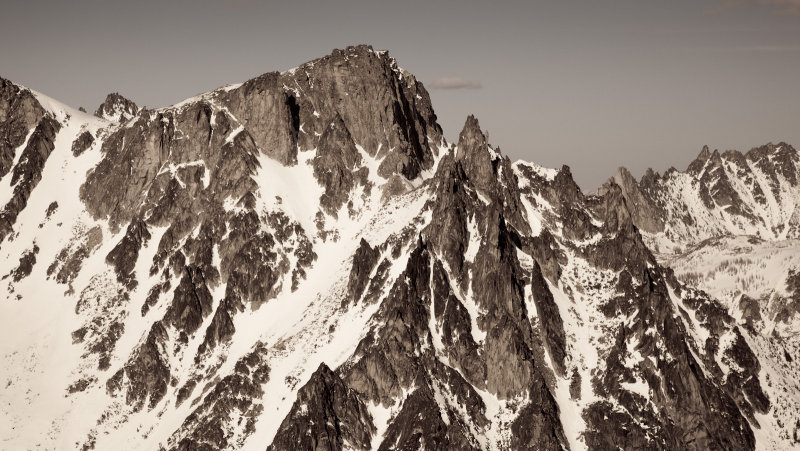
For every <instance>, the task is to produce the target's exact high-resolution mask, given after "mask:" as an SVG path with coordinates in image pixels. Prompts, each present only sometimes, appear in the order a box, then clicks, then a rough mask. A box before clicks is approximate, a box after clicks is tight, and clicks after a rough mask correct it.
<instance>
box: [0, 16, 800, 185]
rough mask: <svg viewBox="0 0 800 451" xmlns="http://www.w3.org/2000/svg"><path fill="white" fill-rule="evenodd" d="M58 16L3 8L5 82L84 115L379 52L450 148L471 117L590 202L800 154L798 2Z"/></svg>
mask: <svg viewBox="0 0 800 451" xmlns="http://www.w3.org/2000/svg"><path fill="white" fill-rule="evenodd" d="M48 3H49V2H41V1H32V0H26V1H16V0H4V1H3V7H2V12H0V76H3V77H6V78H10V79H11V80H13V81H16V82H18V83H22V84H24V85H26V86H28V87H30V88H32V89H36V90H38V91H41V92H43V93H45V94H48V95H50V96H52V97H55V98H57V99H59V100H62V101H64V102H66V103H68V104H70V105H73V106H76V107H77V106H81V105H82V106H85V107H86V108H87V109H89V110H90V111H92V110H94V109H95V108H96V107H97V105H98V104H99V103H100V102H101V101H102V100H103V98H104V97H105V94H106V93H108V92H111V91H119V92H120V93H121V94H123V95H125V96H127V97H129V98H131V99H132V100H134V101H136V102H137V103H138V104H139V105H140V106H142V105H146V106H148V107H159V106H166V105H169V104H172V103H175V102H177V101H179V100H182V99H184V98H186V97H189V96H191V95H194V94H197V93H199V92H204V91H208V90H211V89H214V88H216V87H218V86H220V85H223V84H227V83H233V82H238V81H244V80H246V79H248V78H252V77H253V76H256V75H259V74H261V73H264V72H268V71H271V70H285V69H288V68H290V67H293V66H296V65H298V64H300V63H303V62H305V61H307V60H310V59H314V58H316V57H320V56H323V55H325V54H328V53H330V51H331V49H333V48H341V47H344V46H346V45H350V44H357V43H369V44H372V45H373V46H374V47H376V49H388V50H390V53H391V54H392V55H393V56H394V57H396V58H397V60H398V62H399V64H400V65H401V66H402V67H404V68H405V69H407V70H409V71H410V72H412V73H414V74H415V75H416V76H417V78H418V79H419V80H421V81H422V82H423V83H425V85H426V86H428V87H429V91H430V93H431V97H432V99H433V105H434V108H435V110H436V113H437V115H438V116H439V119H440V123H441V125H442V127H443V128H444V130H445V134H446V135H447V136H448V137H449V138H450V139H455V138H456V137H457V136H458V133H459V131H460V130H461V127H462V125H463V123H464V120H465V118H466V116H467V115H468V114H470V113H472V114H475V115H476V116H477V117H478V118H479V120H480V122H481V126H482V127H483V128H484V129H488V130H489V132H490V141H491V142H492V143H493V144H495V145H499V146H500V147H501V149H502V151H503V152H504V153H506V154H508V155H510V156H511V157H512V158H514V159H517V158H522V159H526V160H530V161H534V162H537V163H539V164H542V165H545V166H551V167H559V166H560V165H561V164H568V165H570V166H571V167H572V169H573V173H574V174H575V176H576V178H577V179H578V182H579V183H580V184H581V186H582V187H583V188H584V189H586V190H590V189H593V188H595V187H596V186H597V185H599V184H600V183H602V182H603V181H604V180H605V179H607V178H608V177H610V176H611V175H612V174H613V172H614V171H615V169H616V167H617V166H620V165H625V166H627V167H629V168H630V169H631V170H632V171H633V173H634V174H636V175H640V174H641V173H642V172H643V171H644V169H645V168H647V167H648V166H651V167H653V168H655V169H656V170H658V171H660V172H663V171H664V170H665V169H667V168H668V167H669V166H676V167H678V168H679V169H684V168H685V167H686V166H687V165H688V163H689V162H690V161H691V159H693V158H694V157H695V156H696V154H697V153H698V152H699V151H700V148H701V147H702V146H703V144H708V145H709V146H710V147H711V148H712V149H713V148H719V149H729V148H736V149H740V150H747V149H749V148H751V147H754V146H757V145H760V144H763V143H766V142H768V141H774V142H777V141H781V140H785V141H788V142H790V143H792V144H794V145H795V146H796V147H797V146H800V0H701V1H675V0H673V1H648V0H632V1H616V2H600V1H586V2H573V1H531V0H529V1H492V2H489V1H486V2H464V1H455V0H452V1H451V0H447V1H444V0H442V1H437V0H425V1H416V0H413V1H412V0H403V1H393V2H379V1H360V0H349V1H341V2H334V1H320V2H311V1H299V0H293V1H292V0H290V1H287V0H282V1H280V2H272V1H259V0H229V1H223V0H218V1H213V2H206V1H191V2H189V1H163V0H162V1H150V0H147V1H144V0H138V1H126V2H110V1H80V0H75V1H70V2H65V1H59V2H51V3H52V4H48ZM434 87H437V89H434ZM446 88H450V89H446Z"/></svg>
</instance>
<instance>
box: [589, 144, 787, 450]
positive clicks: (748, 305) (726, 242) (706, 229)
mask: <svg viewBox="0 0 800 451" xmlns="http://www.w3.org/2000/svg"><path fill="white" fill-rule="evenodd" d="M798 176H800V155H798V152H797V150H795V149H794V148H793V147H792V146H791V145H789V144H786V143H783V142H781V143H779V144H772V143H768V144H766V145H764V146H761V147H757V148H754V149H751V150H750V151H748V152H747V153H745V154H742V153H740V152H738V151H735V150H728V151H725V152H723V153H720V152H719V151H717V150H715V151H714V152H710V151H709V149H708V147H704V148H703V150H702V151H701V153H700V155H699V156H698V157H697V159H695V160H694V161H693V162H692V163H691V164H690V165H689V167H688V169H687V170H686V171H685V172H679V171H677V170H675V169H670V170H668V171H667V172H666V173H665V174H664V175H663V176H662V175H659V174H657V173H655V172H653V171H652V170H648V171H647V172H646V173H645V175H644V176H643V177H642V178H641V180H639V181H637V180H636V179H634V178H633V176H632V175H631V174H630V172H629V171H628V170H626V169H625V168H620V169H619V171H618V172H617V173H616V174H615V175H614V177H613V178H612V179H610V180H609V181H608V182H607V183H606V184H605V185H604V186H603V187H601V188H600V190H599V192H601V193H602V192H603V191H605V190H609V189H617V188H621V190H622V192H623V197H624V198H625V200H626V202H627V205H628V206H629V208H630V211H631V216H632V218H633V219H632V220H633V222H634V223H635V224H636V226H637V227H638V228H639V230H640V232H641V234H642V236H643V238H644V240H645V242H646V243H647V244H648V246H649V247H650V248H651V249H652V250H653V251H654V252H655V253H656V256H657V259H658V260H659V262H660V263H661V264H662V265H664V266H666V267H669V268H670V269H672V270H673V271H674V274H675V275H676V277H677V278H678V279H679V280H680V281H682V282H683V283H685V284H686V285H689V286H692V287H695V288H698V289H701V290H703V291H704V292H705V293H707V294H708V295H711V296H713V297H714V298H715V299H717V300H719V301H720V303H721V304H722V305H723V306H724V308H725V310H726V311H727V312H728V313H729V314H730V315H731V316H733V317H734V318H735V320H736V322H737V324H738V325H739V328H740V331H741V333H742V334H743V336H744V337H745V338H746V340H747V342H748V343H749V344H750V346H751V348H753V350H754V352H755V354H756V355H757V356H758V359H759V361H760V365H761V374H762V376H760V377H763V380H765V381H766V384H765V385H766V394H767V396H768V398H769V399H770V400H771V401H772V406H773V407H772V410H773V413H772V415H773V417H774V418H776V419H778V420H777V421H776V423H775V424H776V426H777V428H776V432H778V439H773V440H771V441H770V443H772V444H773V445H772V447H774V448H775V449H780V448H787V447H791V446H797V445H796V443H795V442H796V441H797V437H798V433H797V432H796V431H797V420H791V418H792V417H793V415H796V414H795V413H794V412H796V408H797V405H798V403H800V396H798V391H799V390H800V383H798V381H797V377H796V375H797V374H798V372H797V370H798V368H797V367H796V363H795V359H796V357H794V355H795V354H794V353H795V352H796V350H797V349H800V183H799V181H798ZM787 424H789V425H791V424H794V426H792V427H789V428H787V427H786V425H787ZM787 437H791V439H792V441H789V442H784V443H783V444H780V443H781V440H784V439H786V438H787ZM765 448H766V447H765Z"/></svg>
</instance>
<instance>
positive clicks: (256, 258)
mask: <svg viewBox="0 0 800 451" xmlns="http://www.w3.org/2000/svg"><path fill="white" fill-rule="evenodd" d="M2 88H3V91H2V94H3V95H2V97H0V133H2V134H3V138H4V139H3V140H0V144H2V147H0V163H2V164H3V166H2V167H0V169H2V171H0V176H2V177H0V186H2V187H3V188H2V189H0V195H1V196H4V197H2V198H0V199H2V200H3V205H4V206H3V207H2V208H3V212H2V214H0V240H2V241H0V262H2V267H0V277H2V281H0V286H1V287H2V291H0V292H1V293H2V295H0V296H2V297H0V321H1V322H2V323H0V351H1V352H2V355H3V358H4V362H6V365H4V366H3V367H2V368H0V380H2V381H3V384H1V385H0V403H2V405H4V406H8V408H5V409H3V411H2V418H0V440H2V445H1V446H0V447H2V448H8V449H19V448H36V447H41V448H48V449H51V448H60V449H74V448H81V449H116V448H124V449H159V448H165V449H186V450H189V449H240V448H243V449H264V448H268V449H316V448H319V449H483V450H491V449H564V448H569V449H587V448H589V449H610V448H623V449H631V448H639V449H641V448H645V449H653V448H660V449H675V448H688V449H710V448H714V449H753V448H756V447H758V448H761V449H781V448H786V447H790V446H793V444H794V442H793V440H794V438H793V436H792V431H791V428H792V427H793V426H792V425H791V424H788V423H786V422H783V423H780V424H779V423H778V422H777V420H776V421H771V420H768V418H780V419H781V420H782V421H783V419H784V418H789V417H788V416H787V415H789V414H790V413H791V412H792V411H795V412H796V409H797V399H796V394H797V392H798V391H797V388H796V387H793V386H791V385H787V382H785V381H788V380H789V378H788V376H787V374H788V373H786V372H785V369H783V368H778V367H777V366H775V365H773V364H772V363H768V364H762V363H760V362H762V358H763V355H762V354H761V353H762V352H764V353H766V352H767V351H765V350H764V349H766V348H764V346H768V345H769V344H768V343H767V344H765V343H762V342H756V341H754V340H752V339H751V336H750V335H747V334H742V332H741V331H742V326H741V325H740V324H739V322H737V321H738V320H739V318H738V317H734V316H731V315H730V314H728V311H727V310H726V308H725V306H724V305H722V304H720V303H719V302H717V301H715V300H714V299H712V298H710V297H709V296H708V295H707V294H705V293H704V292H701V291H698V290H695V289H693V288H688V287H687V286H685V285H683V284H682V283H680V282H679V281H678V279H677V278H676V277H675V276H674V275H673V273H672V272H671V271H670V270H667V269H664V268H663V267H662V266H660V264H659V262H658V261H657V260H656V259H655V257H654V256H653V254H652V253H651V252H650V251H649V250H648V248H647V247H646V245H645V242H644V241H643V239H642V235H641V234H640V233H639V231H638V229H637V227H636V226H635V223H634V220H633V219H632V218H633V217H634V213H633V212H632V209H631V208H629V206H628V202H627V200H626V197H625V192H624V191H623V190H622V189H620V188H619V187H618V186H615V185H609V186H608V187H607V188H606V189H605V191H604V192H603V193H602V194H601V195H597V196H585V195H584V194H583V193H582V192H581V190H580V189H579V188H578V186H577V185H576V184H575V182H574V181H573V180H572V176H571V174H570V172H569V168H566V167H564V168H562V169H560V170H553V169H544V168H541V167H539V166H536V165H534V164H530V163H525V162H517V163H513V164H512V162H511V161H510V160H509V159H508V158H507V157H504V156H502V155H500V154H499V153H498V152H497V151H496V150H494V149H493V148H492V147H491V145H490V144H489V143H488V142H487V135H486V134H485V133H484V132H483V131H482V130H481V129H480V126H479V124H478V121H477V120H476V119H475V118H473V117H471V116H470V117H469V118H468V119H467V122H466V124H465V126H464V129H463V131H462V132H461V134H460V136H459V141H458V143H457V144H448V143H447V142H446V141H445V140H444V138H443V136H442V132H441V129H440V128H439V126H438V125H437V124H436V116H435V114H434V113H433V110H432V108H431V105H430V100H429V97H428V94H427V92H426V91H425V89H424V87H423V86H422V84H421V83H419V82H418V81H416V80H415V79H414V77H413V76H412V75H411V74H409V73H408V72H406V71H403V70H402V69H400V68H399V67H398V66H397V63H396V62H395V61H394V60H393V59H392V58H390V57H389V56H388V54H387V53H386V52H375V51H373V50H372V49H371V48H370V47H367V46H359V47H349V48H347V49H345V50H336V51H334V52H333V53H332V54H331V55H329V56H326V57H324V58H321V59H318V60H314V61H312V62H309V63H307V64H304V65H302V66H300V67H298V68H295V69H293V70H291V71H287V72H283V73H268V74H264V75H262V76H260V77H257V78H255V79H252V80H249V81H247V82H245V83H242V84H238V85H231V86H228V87H224V88H220V89H217V90H215V91H211V92H208V93H204V94H201V95H199V96H196V97H194V98H191V99H187V100H186V101H184V102H181V103H180V104H177V105H174V106H172V107H168V108H163V109H159V110H146V109H143V110H138V109H135V106H134V107H133V108H134V109H135V113H134V114H132V115H130V117H128V116H125V115H119V114H118V115H111V116H105V117H102V118H100V117H96V116H88V115H86V114H84V113H81V112H79V111H75V110H72V109H71V108H69V107H66V106H64V105H61V104H59V103H57V102H55V101H53V100H51V99H48V98H46V97H45V96H42V95H40V94H38V93H34V92H32V91H29V90H27V89H25V88H22V87H19V86H17V85H14V84H13V83H10V82H6V81H5V80H3V82H2ZM117 100H119V99H117ZM114 103H115V104H122V105H124V104H127V103H126V102H124V101H119V102H117V101H115V102H114ZM131 104H132V102H131ZM792 352H795V351H792ZM792 358H794V359H795V360H796V359H797V358H800V355H796V354H792ZM765 371H766V372H765ZM780 371H784V372H782V373H780V374H779V372H780ZM767 375H769V379H767ZM780 375H782V376H780ZM778 376H780V377H782V378H783V379H781V381H783V382H781V384H783V385H780V387H781V388H787V387H788V388H787V390H788V391H787V392H784V395H781V394H780V393H778V392H777V391H776V390H773V389H772V386H771V385H769V384H770V383H772V381H774V380H775V378H776V377H778ZM785 393H788V394H785ZM776 402H779V404H776ZM786 431H789V432H786Z"/></svg>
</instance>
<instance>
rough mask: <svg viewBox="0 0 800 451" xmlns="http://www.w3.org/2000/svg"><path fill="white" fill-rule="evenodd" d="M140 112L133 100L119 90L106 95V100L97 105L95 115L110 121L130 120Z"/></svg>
mask: <svg viewBox="0 0 800 451" xmlns="http://www.w3.org/2000/svg"><path fill="white" fill-rule="evenodd" d="M138 112H139V107H137V106H136V103H134V102H133V101H132V100H128V99H126V98H125V97H123V96H122V95H120V94H119V93H118V92H112V93H111V94H109V95H107V96H106V100H105V101H103V103H101V104H100V106H99V107H97V110H96V111H95V112H94V115H95V116H97V117H101V118H104V119H108V120H110V121H114V122H118V121H125V120H128V119H130V118H132V117H134V116H136V114H137V113H138Z"/></svg>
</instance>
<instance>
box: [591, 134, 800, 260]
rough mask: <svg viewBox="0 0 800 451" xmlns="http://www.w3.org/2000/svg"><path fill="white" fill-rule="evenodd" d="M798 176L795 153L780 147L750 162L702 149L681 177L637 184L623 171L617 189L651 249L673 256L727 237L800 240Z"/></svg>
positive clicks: (654, 177)
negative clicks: (711, 239) (692, 246)
mask: <svg viewBox="0 0 800 451" xmlns="http://www.w3.org/2000/svg"><path fill="white" fill-rule="evenodd" d="M798 174H800V156H798V153H797V150H795V149H794V147H792V146H790V145H789V144H786V143H784V142H781V143H778V144H772V143H769V144H767V145H764V146H761V147H756V148H754V149H751V150H750V151H748V152H747V153H745V154H742V153H741V152H738V151H736V150H727V151H725V152H722V153H720V152H719V151H718V150H714V152H710V151H709V149H708V146H705V147H703V150H702V151H701V152H700V155H698V157H697V159H695V160H694V161H692V163H691V164H690V165H689V167H688V168H687V169H686V171H684V172H680V171H677V170H676V169H674V168H671V169H669V170H668V171H667V172H665V173H664V175H659V174H658V173H655V172H653V171H652V170H648V171H647V172H646V173H645V175H644V176H643V177H642V178H641V180H640V181H638V182H637V181H636V179H634V178H633V176H632V175H631V174H630V172H629V171H628V170H627V169H625V168H620V169H619V171H617V173H616V174H615V175H614V177H613V178H612V181H613V184H615V185H618V186H620V187H622V189H623V192H624V196H625V199H626V201H627V202H628V203H629V204H630V205H631V210H632V212H633V215H634V218H635V222H636V224H637V226H638V227H639V228H640V229H641V231H642V232H643V234H644V235H645V237H646V240H647V241H648V244H650V245H651V246H652V247H653V248H654V249H656V252H663V253H673V252H674V251H676V250H680V249H681V248H685V246H687V245H688V246H691V245H694V244H697V243H700V242H701V241H703V240H706V239H708V238H713V237H716V236H720V235H725V234H730V235H754V236H757V237H759V238H761V239H764V240H786V239H800V209H798V208H797V207H798V206H800V180H799V177H800V176H799V175H798ZM603 189H604V188H601V190H603ZM678 253H680V252H678Z"/></svg>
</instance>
